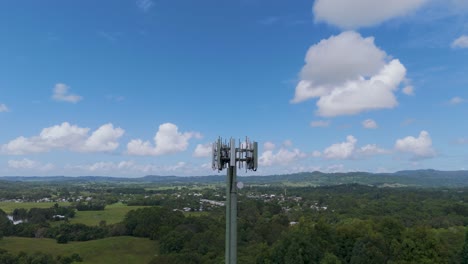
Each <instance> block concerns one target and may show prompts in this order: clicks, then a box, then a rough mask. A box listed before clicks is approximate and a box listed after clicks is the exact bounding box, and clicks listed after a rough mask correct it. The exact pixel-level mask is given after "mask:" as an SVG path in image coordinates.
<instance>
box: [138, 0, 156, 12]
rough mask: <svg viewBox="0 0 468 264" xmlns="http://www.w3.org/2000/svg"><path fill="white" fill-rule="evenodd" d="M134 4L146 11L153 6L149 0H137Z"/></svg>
mask: <svg viewBox="0 0 468 264" xmlns="http://www.w3.org/2000/svg"><path fill="white" fill-rule="evenodd" d="M136 4H137V6H138V8H139V9H140V10H142V11H143V12H148V11H149V10H150V9H151V8H152V7H153V6H154V2H153V1H151V0H137V1H136Z"/></svg>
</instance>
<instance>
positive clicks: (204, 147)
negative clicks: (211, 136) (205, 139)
mask: <svg viewBox="0 0 468 264" xmlns="http://www.w3.org/2000/svg"><path fill="white" fill-rule="evenodd" d="M212 149H213V145H212V144H211V143H207V144H198V145H197V146H196V147H195V150H194V152H193V156H194V157H196V158H204V157H209V156H211V152H212Z"/></svg>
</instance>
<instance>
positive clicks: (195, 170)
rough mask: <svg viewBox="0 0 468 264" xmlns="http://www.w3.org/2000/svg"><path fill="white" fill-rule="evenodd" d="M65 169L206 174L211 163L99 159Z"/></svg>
mask: <svg viewBox="0 0 468 264" xmlns="http://www.w3.org/2000/svg"><path fill="white" fill-rule="evenodd" d="M65 170H66V171H68V172H70V173H73V174H77V175H82V174H83V173H91V174H93V175H112V176H116V175H122V176H127V177H128V176H129V175H136V176H143V175H150V174H151V175H185V176H194V175H206V174H207V173H209V172H210V171H211V164H208V163H206V164H201V165H195V164H190V163H187V162H184V161H179V162H177V163H175V164H168V165H156V164H142V163H137V162H135V161H131V160H127V161H120V162H106V161H100V162H95V163H91V164H83V165H67V166H66V167H65Z"/></svg>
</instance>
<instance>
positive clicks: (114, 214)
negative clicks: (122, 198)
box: [70, 203, 146, 226]
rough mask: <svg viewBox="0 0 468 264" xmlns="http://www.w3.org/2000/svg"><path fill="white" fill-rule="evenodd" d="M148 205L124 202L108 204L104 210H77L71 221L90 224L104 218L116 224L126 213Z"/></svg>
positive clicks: (97, 222) (94, 223)
mask: <svg viewBox="0 0 468 264" xmlns="http://www.w3.org/2000/svg"><path fill="white" fill-rule="evenodd" d="M143 207H146V206H127V205H125V204H122V203H115V204H111V205H107V206H106V208H105V209H104V211H77V212H76V215H75V217H74V218H71V219H70V223H73V224H75V223H81V224H85V225H90V226H96V225H99V222H100V221H102V220H104V221H106V223H107V224H115V223H118V222H121V221H122V220H123V219H124V217H125V215H126V214H127V213H128V212H129V211H131V210H136V209H138V208H143Z"/></svg>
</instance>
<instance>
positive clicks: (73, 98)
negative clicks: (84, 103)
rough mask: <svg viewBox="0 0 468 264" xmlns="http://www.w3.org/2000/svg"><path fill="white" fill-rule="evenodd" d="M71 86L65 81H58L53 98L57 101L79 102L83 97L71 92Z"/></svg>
mask: <svg viewBox="0 0 468 264" xmlns="http://www.w3.org/2000/svg"><path fill="white" fill-rule="evenodd" d="M69 90H70V87H69V86H68V85H66V84H64V83H57V84H56V85H55V87H54V90H53V94H52V99H54V100H55V101H62V102H69V103H78V102H79V101H81V100H82V99H83V97H81V96H79V95H76V94H70V92H69Z"/></svg>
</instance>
